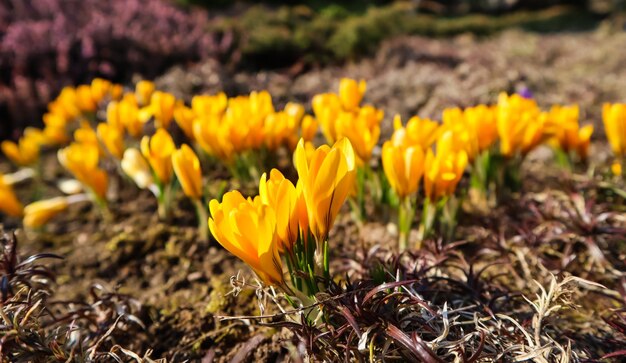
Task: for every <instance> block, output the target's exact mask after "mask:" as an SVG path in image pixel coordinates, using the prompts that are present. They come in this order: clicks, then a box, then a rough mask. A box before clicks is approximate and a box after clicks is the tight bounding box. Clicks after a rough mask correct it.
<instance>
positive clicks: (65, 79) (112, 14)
mask: <svg viewBox="0 0 626 363" xmlns="http://www.w3.org/2000/svg"><path fill="white" fill-rule="evenodd" d="M208 25H209V18H208V15H207V13H206V12H205V11H203V10H198V9H193V10H190V11H184V10H182V9H179V8H177V7H176V6H175V5H173V4H172V3H170V2H168V1H166V0H109V1H101V0H30V1H23V0H4V1H2V2H0V74H1V75H2V76H1V77H0V117H1V118H2V120H4V122H6V123H8V127H3V128H2V131H0V133H1V132H7V130H12V129H14V128H22V127H23V126H25V125H28V124H36V123H38V122H39V119H40V118H41V117H40V116H41V112H42V110H43V107H44V106H45V105H46V104H47V103H48V102H49V101H50V100H51V98H52V97H53V96H54V95H55V94H56V93H57V92H58V90H60V89H61V87H62V86H64V85H68V84H79V83H85V82H89V81H90V80H91V79H92V78H94V77H104V78H108V79H110V80H113V81H116V82H125V81H128V80H130V78H131V77H132V76H133V75H135V74H138V75H141V76H143V77H147V78H152V77H155V76H157V75H158V74H160V73H161V72H163V71H164V70H165V69H166V68H168V67H169V66H171V65H173V64H175V63H181V62H182V63H184V62H193V61H199V60H201V59H206V58H209V57H216V56H219V55H222V54H224V53H226V52H227V51H228V50H229V48H230V44H231V39H232V38H231V37H229V36H227V35H224V34H217V33H211V32H209V31H208ZM3 126H5V125H3ZM8 136H11V135H8V134H4V135H0V139H1V138H3V137H8Z"/></svg>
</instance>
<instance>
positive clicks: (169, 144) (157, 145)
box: [141, 129, 176, 185]
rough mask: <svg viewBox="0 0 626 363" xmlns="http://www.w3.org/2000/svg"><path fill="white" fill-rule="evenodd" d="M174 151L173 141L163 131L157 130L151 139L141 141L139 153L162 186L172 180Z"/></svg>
mask: <svg viewBox="0 0 626 363" xmlns="http://www.w3.org/2000/svg"><path fill="white" fill-rule="evenodd" d="M175 150H176V145H174V140H173V139H172V136H170V134H169V133H168V132H167V131H166V130H165V129H158V130H157V131H156V133H155V134H154V135H153V136H152V137H149V136H144V137H143V139H141V153H142V154H143V156H144V157H145V158H146V159H147V160H148V163H149V164H150V166H151V167H152V170H153V171H154V174H155V175H156V177H157V179H158V180H159V182H160V183H161V184H163V185H165V184H169V182H170V181H171V180H172V174H173V170H172V154H173V153H174V151H175Z"/></svg>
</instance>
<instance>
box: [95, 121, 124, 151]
mask: <svg viewBox="0 0 626 363" xmlns="http://www.w3.org/2000/svg"><path fill="white" fill-rule="evenodd" d="M97 134H98V138H99V139H100V141H102V143H103V144H104V147H106V149H107V150H108V151H109V153H111V155H113V157H115V158H116V159H118V160H119V159H122V156H124V132H123V131H120V129H118V128H117V127H115V126H112V125H111V124H109V123H104V122H101V123H99V124H98V127H97Z"/></svg>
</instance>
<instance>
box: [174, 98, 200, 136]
mask: <svg viewBox="0 0 626 363" xmlns="http://www.w3.org/2000/svg"><path fill="white" fill-rule="evenodd" d="M195 119H196V114H195V112H194V111H193V110H192V109H191V108H189V107H187V106H185V105H184V104H183V103H182V102H181V103H179V104H178V105H176V107H175V108H174V121H176V124H177V125H178V127H180V129H181V130H183V132H184V133H185V136H187V137H188V138H189V139H190V140H191V141H195V136H194V135H193V123H194V121H195Z"/></svg>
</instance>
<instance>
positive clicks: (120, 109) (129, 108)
mask: <svg viewBox="0 0 626 363" xmlns="http://www.w3.org/2000/svg"><path fill="white" fill-rule="evenodd" d="M116 111H117V115H118V117H119V119H120V120H121V121H122V124H123V126H124V128H125V129H126V131H127V132H128V134H129V135H130V136H132V137H134V138H135V139H138V138H139V137H140V136H141V134H142V131H143V124H144V123H143V121H142V120H141V119H140V118H139V106H138V105H137V99H136V98H135V95H134V94H133V93H127V94H125V95H124V97H122V99H121V100H120V101H119V102H118V104H117V110H116Z"/></svg>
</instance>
